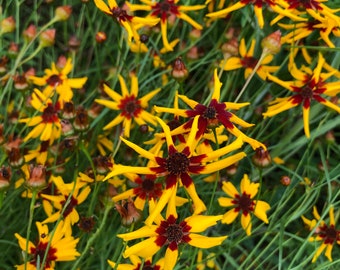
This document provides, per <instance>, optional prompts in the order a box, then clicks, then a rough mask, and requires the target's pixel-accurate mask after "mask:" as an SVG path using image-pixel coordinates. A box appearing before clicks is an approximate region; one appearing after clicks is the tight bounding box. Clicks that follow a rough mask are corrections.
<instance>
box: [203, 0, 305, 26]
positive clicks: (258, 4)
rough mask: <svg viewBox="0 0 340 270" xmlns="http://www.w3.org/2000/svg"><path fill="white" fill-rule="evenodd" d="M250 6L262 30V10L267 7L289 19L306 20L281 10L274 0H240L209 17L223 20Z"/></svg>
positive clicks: (210, 14)
mask: <svg viewBox="0 0 340 270" xmlns="http://www.w3.org/2000/svg"><path fill="white" fill-rule="evenodd" d="M250 5H253V6H254V12H255V16H256V18H257V21H258V24H259V26H260V28H263V26H264V17H263V14H262V12H263V10H262V9H263V8H266V7H267V6H269V7H270V9H271V10H273V11H274V12H277V13H279V14H283V15H285V16H287V17H289V18H292V19H295V20H298V21H302V20H305V19H304V18H301V17H298V16H296V15H294V14H293V13H291V12H290V11H287V10H285V9H283V8H281V7H280V6H279V5H278V1H273V0H240V1H237V2H236V3H235V4H233V5H231V6H229V7H227V8H224V9H221V10H218V11H215V12H212V13H209V14H207V16H208V17H213V18H223V17H226V16H227V15H228V14H229V13H230V12H233V11H235V10H239V9H241V8H244V7H248V6H250Z"/></svg>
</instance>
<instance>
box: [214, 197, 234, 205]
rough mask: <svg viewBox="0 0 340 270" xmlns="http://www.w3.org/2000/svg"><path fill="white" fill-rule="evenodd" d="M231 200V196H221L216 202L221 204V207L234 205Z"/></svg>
mask: <svg viewBox="0 0 340 270" xmlns="http://www.w3.org/2000/svg"><path fill="white" fill-rule="evenodd" d="M233 200H234V199H232V198H226V197H221V198H218V203H219V205H220V206H223V207H230V206H234V205H235V204H234V203H233Z"/></svg>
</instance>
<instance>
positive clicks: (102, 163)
mask: <svg viewBox="0 0 340 270" xmlns="http://www.w3.org/2000/svg"><path fill="white" fill-rule="evenodd" d="M93 164H94V166H95V168H96V170H97V173H99V174H106V173H107V172H108V171H109V170H110V168H112V166H113V163H112V161H111V160H110V158H108V157H105V156H98V157H95V158H93Z"/></svg>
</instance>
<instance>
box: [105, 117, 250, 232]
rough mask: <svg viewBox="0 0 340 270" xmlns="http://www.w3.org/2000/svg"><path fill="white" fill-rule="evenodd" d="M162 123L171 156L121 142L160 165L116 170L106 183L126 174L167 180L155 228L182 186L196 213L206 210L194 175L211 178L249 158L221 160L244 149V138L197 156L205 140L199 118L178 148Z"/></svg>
mask: <svg viewBox="0 0 340 270" xmlns="http://www.w3.org/2000/svg"><path fill="white" fill-rule="evenodd" d="M157 120H158V122H159V123H160V125H161V126H162V128H163V131H164V133H165V137H166V142H167V147H168V153H167V155H166V156H164V157H163V156H162V155H161V153H160V154H158V155H155V154H153V153H151V152H149V151H147V150H144V149H143V148H141V147H140V146H138V145H136V144H134V143H132V142H130V141H127V140H125V139H124V138H121V140H122V141H123V142H124V143H125V144H126V145H127V146H129V147H131V148H132V149H134V150H135V151H136V152H137V153H138V154H140V155H141V156H142V157H144V158H147V159H148V160H150V161H151V162H152V163H154V164H156V165H151V166H147V167H133V166H123V165H120V166H113V167H112V172H110V173H109V174H108V175H107V176H106V179H108V178H110V177H113V176H115V175H119V174H123V173H127V172H129V173H131V172H133V173H137V174H141V175H143V174H147V175H156V176H157V177H163V176H165V180H164V181H165V189H163V193H162V195H161V197H160V198H159V200H158V202H157V204H156V206H155V208H154V209H153V211H152V213H151V214H150V215H149V217H148V218H147V219H146V221H145V223H146V224H149V225H150V224H151V223H152V222H153V221H154V220H155V218H156V217H158V216H159V214H160V213H161V211H162V210H163V209H164V207H165V206H166V205H167V204H168V202H169V201H171V200H175V197H176V192H177V188H178V186H179V184H182V185H183V186H184V188H185V190H186V191H187V193H188V194H189V196H190V198H191V199H192V201H193V208H194V213H195V214H199V213H202V212H203V211H205V210H206V206H205V204H204V202H203V201H202V200H201V199H200V198H199V196H198V194H197V192H196V188H195V185H194V182H193V180H192V178H191V175H192V174H210V173H212V172H216V171H219V170H221V169H223V168H226V167H228V166H229V165H231V164H233V163H235V162H237V161H239V160H241V159H242V158H243V157H244V156H245V155H246V154H245V153H244V152H239V153H236V154H234V155H231V156H228V157H224V158H222V159H220V160H217V159H218V158H220V157H222V156H224V155H226V154H228V153H230V152H231V151H234V150H237V149H239V148H240V147H241V146H242V138H241V137H239V138H238V139H237V140H236V141H234V142H233V143H230V144H229V145H227V146H224V147H222V148H220V149H218V150H216V151H213V152H211V153H204V154H201V155H195V148H196V145H197V144H198V142H199V140H200V139H201V138H197V137H196V134H197V132H198V116H196V117H195V118H194V120H193V123H192V127H191V130H190V133H189V135H188V137H187V139H186V142H185V144H181V145H179V146H177V147H176V146H175V145H174V142H173V140H172V136H171V131H170V128H169V126H168V125H166V124H165V123H164V122H163V121H162V120H161V119H159V118H157Z"/></svg>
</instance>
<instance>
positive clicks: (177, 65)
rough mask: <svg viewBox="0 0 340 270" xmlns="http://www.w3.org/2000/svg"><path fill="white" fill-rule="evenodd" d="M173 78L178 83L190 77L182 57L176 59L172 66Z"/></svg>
mask: <svg viewBox="0 0 340 270" xmlns="http://www.w3.org/2000/svg"><path fill="white" fill-rule="evenodd" d="M171 76H172V77H173V78H174V79H175V80H176V81H178V82H182V81H184V80H185V79H186V78H187V77H188V70H187V68H186V66H185V64H184V62H183V61H182V58H181V57H177V58H176V59H175V61H174V63H173V65H172V71H171Z"/></svg>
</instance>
